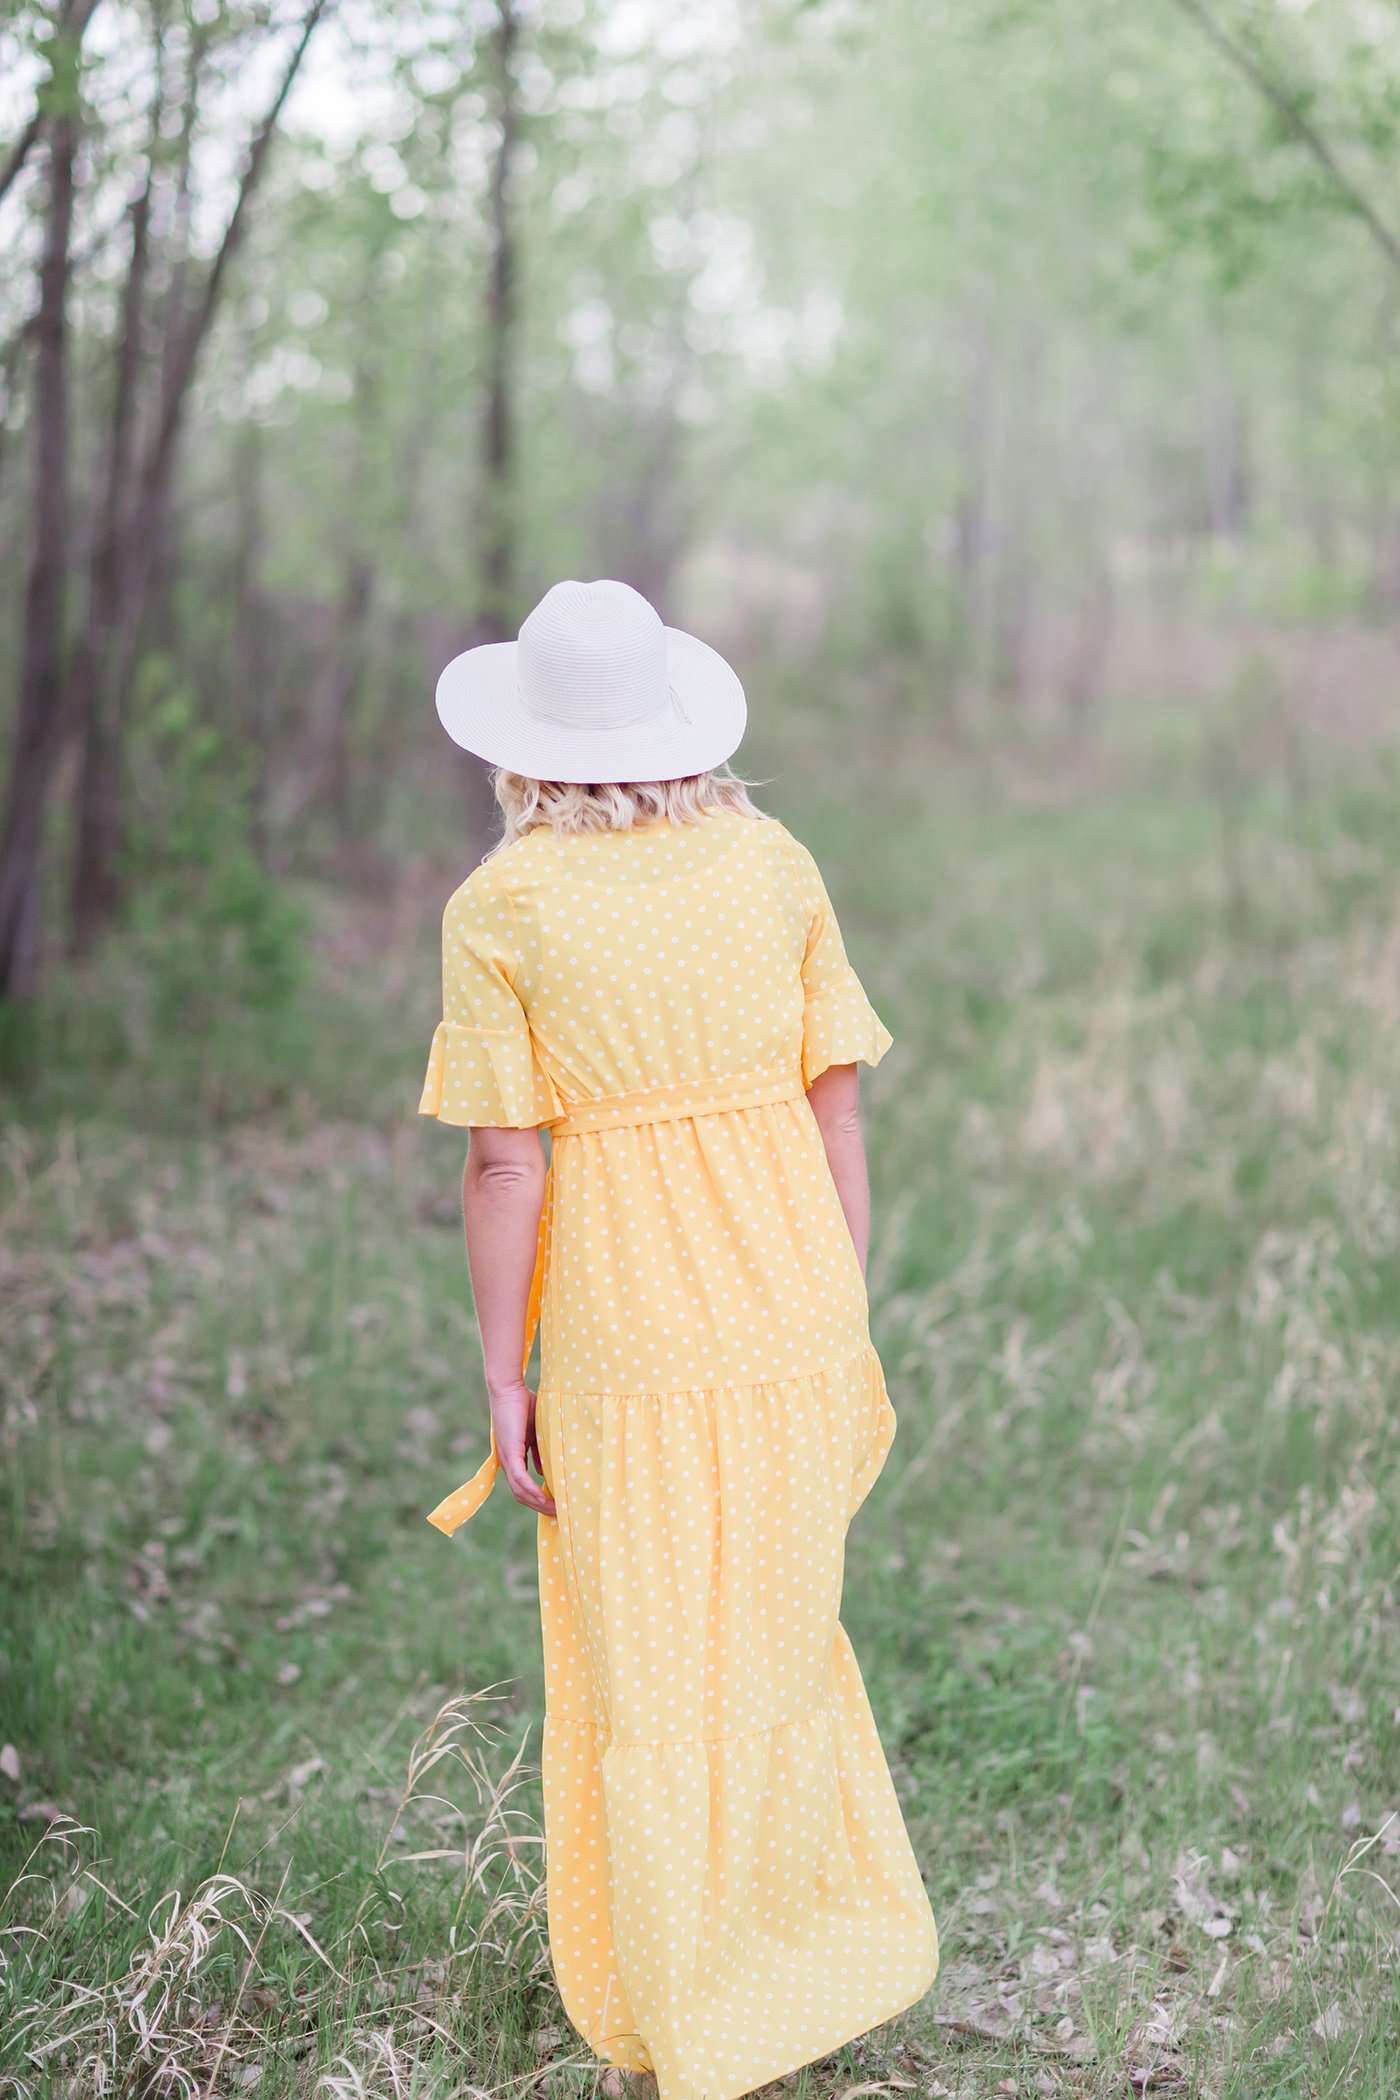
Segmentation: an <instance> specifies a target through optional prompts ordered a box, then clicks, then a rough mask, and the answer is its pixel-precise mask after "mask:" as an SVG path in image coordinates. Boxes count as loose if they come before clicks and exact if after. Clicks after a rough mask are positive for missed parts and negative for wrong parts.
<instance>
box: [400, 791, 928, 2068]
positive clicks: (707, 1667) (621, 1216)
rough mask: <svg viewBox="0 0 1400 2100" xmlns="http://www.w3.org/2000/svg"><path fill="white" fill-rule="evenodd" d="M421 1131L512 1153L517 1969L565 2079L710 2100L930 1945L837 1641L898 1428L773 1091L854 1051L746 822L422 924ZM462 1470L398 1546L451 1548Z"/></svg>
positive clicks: (852, 1287) (863, 2026) (511, 876)
mask: <svg viewBox="0 0 1400 2100" xmlns="http://www.w3.org/2000/svg"><path fill="white" fill-rule="evenodd" d="M442 960H443V1004H442V1020H441V1023H440V1025H439V1026H438V1028H437V1030H436V1032H435V1034H434V1037H433V1042H432V1048H431V1054H430V1059H429V1064H428V1071H427V1077H426V1080H425V1082H424V1087H423V1094H422V1100H421V1104H420V1113H421V1114H424V1115H433V1116H437V1117H439V1118H440V1119H441V1120H442V1121H443V1122H446V1123H452V1124H457V1125H473V1124H476V1125H484V1124H489V1125H495V1126H498V1127H499V1126H505V1127H514V1128H523V1127H531V1126H536V1125H543V1126H544V1127H545V1128H547V1129H548V1130H549V1132H550V1136H551V1158H550V1169H549V1174H548V1177H547V1182H546V1194H545V1201H544V1207H543V1211H542V1215H541V1219H540V1231H539V1247H538V1258H537V1262H536V1268H535V1276H534V1282H533V1286H532V1292H531V1313H530V1320H529V1327H530V1331H531V1333H530V1334H527V1336H526V1343H525V1350H526V1360H527V1361H528V1357H529V1352H530V1346H531V1334H532V1333H533V1330H534V1326H535V1322H536V1319H537V1318H538V1321H539V1333H540V1376H539V1383H538V1397H537V1404H536V1423H537V1431H538V1438H539V1445H540V1457H541V1463H542V1468H543V1472H544V1476H545V1480H546V1482H547V1484H548V1487H549V1490H550V1493H551V1495H552V1497H553V1499H554V1503H555V1508H556V1512H557V1514H556V1516H555V1517H552V1518H551V1517H544V1516H538V1517H537V1519H536V1523H537V1527H538V1565H539V1596H540V1618H541V1636H542V1642H543V1656H544V1670H545V1701H546V1711H545V1718H544V1724H543V1733H542V1739H541V1768H542V1781H543V1798H544V1817H545V1859H546V1900H547V1922H548V1934H549V1945H550V1955H551V1960H552V1964H553V1967H554V1971H555V1976H556V1979H557V1981H558V1986H559V1990H560V1994H561V1997H562V2000H563V2004H564V2009H565V2011H566V2013H567V2015H568V2017H569V2019H570V2021H571V2022H572V2023H573V2025H574V2026H575V2027H576V2028H577V2030H578V2032H579V2033H580V2034H581V2035H582V2036H583V2038H584V2040H585V2041H586V2042H587V2043H588V2045H589V2046H590V2048H591V2049H592V2050H593V2051H594V2052H595V2053H596V2054H597V2055H598V2056H599V2057H601V2058H603V2059H605V2060H606V2061H608V2062H611V2063H613V2064H618V2065H623V2066H626V2067H628V2068H630V2069H633V2070H640V2071H647V2070H651V2071H654V2073H655V2075H656V2080H657V2086H658V2091H659V2100H733V2096H735V2095H738V2094H741V2093H746V2092H749V2091H751V2090H752V2089H753V2088H754V2087H756V2086H759V2085H762V2084H764V2083H766V2082H767V2081H769V2080H771V2079H775V2078H778V2077H781V2076H782V2075H783V2074H785V2073H787V2072H789V2071H792V2070H794V2069H796V2068H797V2067H798V2066H799V2065H801V2064H804V2063H807V2062H809V2061H811V2060H812V2059H814V2058H816V2057H819V2056H823V2055H825V2054H827V2053H828V2052H830V2051H832V2050H834V2049H836V2048H837V2047H839V2046H840V2045H841V2044H842V2043H843V2042H846V2041H849V2040H851V2039H853V2038H854V2037H855V2036H857V2035H859V2034H862V2033H864V2032H866V2031H867V2030H868V2029H869V2028H871V2027H873V2026H875V2025H877V2024H879V2023H880V2022H882V2021H884V2020H887V2019H889V2018H891V2017H892V2016H893V2015H894V2014H895V2013H898V2012H900V2011H902V2010H903V2009H904V2008H905V2007H907V2006H910V2005H912V2004H913V2003H914V2002H915V2001H916V2000H917V1999H918V1998H920V1997H921V1996H922V1995H923V1993H924V1992H925V1991H926V1990H927V1988H928V1986H929V1985H930V1983H931V1982H932V1981H933V1978H934V1974H935V1972H936V1969H937V1965H938V1936H937V1931H936V1927H935V1923H934V1916H933V1911H932V1908H931V1905H930V1902H929V1898H928V1894H927V1892H926V1890H925V1888H924V1884H923V1881H922V1878H921V1875H920V1871H919V1867H918V1863H917V1861H916V1859H915V1856H914V1852H913V1848H912V1846H911V1844H910V1840H909V1836H908V1832H907V1830H906V1828H905V1824H904V1820H903V1816H902V1813H901V1809H900V1805H899V1801H898V1797H897V1795H896V1793H895V1790H894V1785H893V1782H892V1780H891V1777H890V1773H889V1768H888V1766H887V1764H886V1761H885V1757H884V1753H883V1750H882V1746H881V1742H880V1738H879V1735H878V1734H877V1731H876V1726H875V1722H874V1719H873V1716H872V1713H871V1708H870V1704H869V1700H868V1698H867V1695H866V1691H865V1687H864V1684H863V1681H862V1678H861V1673H860V1669H859V1667H858V1665H857V1661H856V1657H855V1655H854V1653H853V1651H852V1648H851V1644H850V1641H849V1639H848V1637H847V1634H846V1632H845V1629H844V1627H843V1626H842V1624H841V1622H840V1619H839V1617H838V1612H839V1607H840V1602H841V1591H842V1580H843V1573H844V1552H845V1538H846V1531H847V1527H848V1525H849V1523H850V1521H851V1518H852V1516H853V1515H854V1514H855V1512H856V1510H857V1509H858V1508H859V1506H860V1504H861V1502H862V1501H863V1500H864V1498H865V1496H866V1494H867V1493H868V1491H869V1489H870V1487H871V1485H872V1483H873V1482H874V1480H875V1479H876V1476H877V1475H878V1474H879V1472H880V1470H881V1467H882V1466H883V1464H884V1461H885V1457H886V1455H887V1453H888V1450H889V1447H890V1444H891V1441H892V1439H893V1436H894V1433H895V1416H894V1410H893V1408H892V1407H891V1405H890V1401H889V1398H888V1396H887V1393H886V1389H885V1382H884V1378H883V1376H882V1372H881V1366H880V1362H879V1358H878V1357H877V1355H876V1353H875V1350H874V1348H873V1346H872V1344H871V1340H870V1333H869V1326H868V1316H867V1301H866V1293H865V1284H864V1279H863V1277H862V1275H861V1270H860V1264H859V1261H858V1259H857V1257H856V1252H855V1248H854V1245H853V1242H852V1240H851V1236H850V1232H849V1230H848V1228H847V1225H846V1221H845V1217H844V1213H843V1211H842V1208H841V1203H840V1199H839V1197H838V1195H837V1191H836V1185H835V1182H834V1180H833V1179H832V1175H831V1171H830V1168H829V1166H828V1164H827V1159H826V1153H825V1149H824V1146H823V1143H822V1138H821V1133H820V1130H819V1128H818V1125H817V1121H816V1117H815V1116H814V1114H813V1112H812V1108H811V1104H810V1103H809V1102H808V1100H807V1098H806V1088H807V1087H808V1086H809V1085H810V1084H811V1082H812V1081H813V1080H814V1079H815V1078H816V1077H817V1075H818V1074H819V1073H820V1072H822V1071H824V1070H825V1069H826V1068H827V1067H828V1066H829V1065H832V1064H838V1063H850V1062H855V1061H858V1060H859V1061H864V1062H865V1063H867V1064H871V1065H873V1064H875V1063H877V1062H878V1061H879V1059H880V1058H881V1057H882V1056H883V1055H884V1053H885V1051H886V1050H887V1049H888V1047H889V1044H890V1040H891V1038H890V1036H889V1033H888V1032H887V1030H886V1029H885V1027H884V1025H883V1023H882V1022H881V1021H880V1020H879V1018H878V1017H877V1015H876V1014H875V1012H874V1010H873V1009H872V1007H871V1005H870V1003H869V1001H868V999H867V998H866V995H865V992H864V990H863V989H862V986H861V983H860V981H859V979H858V977H857V976H856V973H855V971H854V969H853V968H852V966H851V964H850V962H849V960H848V959H847V956H846V952H845V948H844V945H843V942H842V937H841V932H840V929H839V927H838V925H837V921H836V918H835V916H834V914H833V911H832V907H831V904H830V901H829V899H828V896H827V893H826V890H825V887H824V885H823V882H822V878H821V875H820V873H819V871H818V868H817V865H816V862H815V861H814V860H813V858H812V856H811V854H810V853H809V852H808V851H807V849H806V847H805V846H803V845H801V844H800V843H799V842H798V840H797V839H796V838H794V836H793V835H792V834H791V833H790V832H789V831H788V830H787V829H786V828H785V826H784V825H783V824H782V823H781V822H779V821H778V820H777V819H776V818H771V817H752V816H747V815H744V814H741V813H739V812H736V811H727V810H725V811H721V810H716V811H710V812H707V813H706V814H705V815H703V816H702V817H700V818H699V819H697V820H694V821H690V822H682V823H676V824H671V823H666V822H661V823H655V824H649V825H644V826H642V827H639V828H637V829H634V830H632V831H630V832H604V833H587V834H582V835H573V836H565V837H559V836H556V835H555V834H554V833H553V832H552V831H550V830H549V829H548V828H547V827H542V828H539V829H536V830H533V831H531V832H528V833H526V834H525V836H524V837H523V838H520V839H518V840H516V841H515V842H514V843H513V844H511V845H510V846H508V847H507V848H505V849H504V850H503V851H501V852H499V853H498V854H496V855H494V856H493V857H492V858H491V859H489V860H488V861H486V862H484V863H482V865H481V866H479V867H478V868H476V869H475V870H474V871H473V873H472V874H471V875H469V876H468V877H467V879H466V881H465V882H464V883H463V884H462V885H461V886H460V888H458V889H457V890H456V892H455V893H454V894H453V896H452V897H451V899H450V901H449V902H448V904H447V907H446V910H445V912H444V916H443V952H442ZM497 1470H498V1467H497V1459H496V1451H495V1442H494V1434H493V1435H492V1441H491V1450H490V1452H489V1454H488V1456H487V1458H486V1460H485V1462H484V1463H483V1465H482V1466H481V1467H480V1469H479V1470H478V1472H477V1473H476V1475H475V1476H474V1477H473V1479H472V1480H470V1481H468V1482H467V1483H466V1485H465V1486H464V1487H462V1488H459V1489H457V1490H456V1491H455V1493H453V1494H451V1495H449V1496H448V1497H447V1498H446V1499H445V1501H443V1502H442V1503H441V1504H440V1505H439V1506H438V1507H437V1508H436V1509H435V1510H434V1511H433V1512H432V1514H431V1517H430V1519H429V1521H430V1522H432V1523H434V1524H435V1525H437V1527H438V1528H439V1529H440V1530H442V1531H444V1532H448V1533H450V1532H452V1531H454V1530H455V1529H456V1528H457V1527H458V1525H459V1524H461V1523H462V1522H464V1521H465V1520H466V1519H467V1518H468V1517H469V1516H471V1515H472V1514H473V1512H474V1511H475V1510H476V1509H477V1508H479V1507H480V1505H481V1503H482V1502H483V1501H484V1500H485V1498H486V1496H487V1494H488V1493H489V1492H490V1489H491V1487H492V1485H493V1483H494V1480H495V1477H496V1473H497Z"/></svg>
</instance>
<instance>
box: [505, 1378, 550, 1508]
mask: <svg viewBox="0 0 1400 2100" xmlns="http://www.w3.org/2000/svg"><path fill="white" fill-rule="evenodd" d="M491 1426H492V1428H493V1429H494V1430H495V1433H496V1456H497V1458H498V1459H499V1460H500V1462H501V1471H502V1472H503V1473H504V1474H505V1476H506V1485H507V1486H508V1487H509V1489H510V1491H511V1493H512V1495H514V1497H515V1499H516V1501H517V1502H523V1503H524V1505H525V1507H526V1509H533V1510H537V1511H538V1512H539V1514H540V1515H541V1516H542V1517H552V1516H553V1515H554V1514H555V1510H554V1497H553V1496H552V1495H551V1494H550V1492H549V1490H548V1488H546V1487H536V1486H535V1483H534V1481H533V1480H532V1479H531V1478H530V1472H529V1468H530V1464H531V1462H532V1461H533V1463H534V1468H535V1471H536V1472H537V1473H538V1474H539V1476H540V1479H541V1480H543V1479H544V1463H543V1461H542V1459H541V1458H540V1446H539V1439H538V1437H537V1436H536V1435H535V1396H534V1394H533V1393H532V1392H531V1391H530V1388H529V1386H528V1385H526V1383H525V1381H524V1379H523V1378H519V1379H517V1380H516V1381H515V1383H514V1384H513V1385H508V1386H504V1387H502V1388H501V1389H500V1390H499V1391H493V1392H492V1394H491Z"/></svg>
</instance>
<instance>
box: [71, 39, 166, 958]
mask: <svg viewBox="0 0 1400 2100" xmlns="http://www.w3.org/2000/svg"><path fill="white" fill-rule="evenodd" d="M160 58H161V53H160V48H159V45H157V52H156V84H155V94H154V103H153V107H152V111H151V143H150V150H149V155H148V158H147V162H146V174H145V179H144V181H143V183H142V186H141V188H140V190H139V191H138V192H137V194H136V196H135V198H134V199H133V200H132V205H131V260H130V262H129V263H128V265H127V273H126V284H125V286H124V288H123V291H122V304H121V319H120V324H119V328H118V334H117V348H116V361H115V370H114V373H113V381H112V409H111V420H110V423H109V426H108V433H107V453H106V460H105V463H104V467H105V471H104V474H103V484H102V493H101V497H100V501H99V506H98V513H97V518H96V522H95V528H94V536H93V548H92V562H91V568H90V572H89V577H88V602H87V617H86V619H85V621H84V623H83V631H82V635H81V638H80V639H79V642H78V646H77V649H76V651H75V654H74V659H73V667H72V671H71V673H70V676H69V696H70V697H69V713H70V715H71V717H72V720H73V722H74V725H75V727H76V729H77V733H78V736H79V740H80V748H81V752H82V760H81V770H80V773H79V779H78V810H77V825H76V831H75V838H74V857H73V871H72V878H71V887H70V891H69V915H70V916H69V938H70V941H71V945H72V949H73V952H74V953H75V954H82V953H84V952H85V951H86V950H87V949H88V948H89V947H90V946H91V945H92V942H93V940H94V938H95V936H96V934H97V931H98V929H99V927H100V926H101V924H102V922H103V921H104V920H105V919H106V918H107V917H109V916H110V914H111V912H112V911H113V910H114V909H115V906H116V903H117V896H118V877H117V851H118V844H119V840H118V818H119V808H118V793H117V752H116V748H115V743H116V739H115V736H114V733H113V731H114V725H113V724H112V722H111V721H110V719H109V707H108V705H107V702H108V700H109V698H110V695H109V692H108V687H107V680H106V675H105V674H106V670H107V665H108V661H109V658H110V654H111V647H112V639H113V634H114V631H115V627H116V619H117V608H118V606H119V605H120V603H121V588H122V550H123V546H124V534H123V528H124V525H125V503H126V494H127V486H128V478H129V475H130V472H131V454H132V442H133V437H134V433H135V427H136V396H137V386H138V382H139V378H140V370H141V349H142V332H143V327H144V322H145V309H146V280H147V272H148V267H149V261H150V228H151V201H152V197H153V194H154V190H155V179H156V167H157V157H158V154H159V150H160V122H161V114H162V109H163V104H164V94H163V79H162V71H161V64H160Z"/></svg>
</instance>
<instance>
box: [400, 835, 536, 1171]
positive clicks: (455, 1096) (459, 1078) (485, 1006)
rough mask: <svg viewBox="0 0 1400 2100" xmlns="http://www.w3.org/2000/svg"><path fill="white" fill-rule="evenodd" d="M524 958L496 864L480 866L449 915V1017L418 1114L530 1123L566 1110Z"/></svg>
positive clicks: (445, 1009)
mask: <svg viewBox="0 0 1400 2100" xmlns="http://www.w3.org/2000/svg"><path fill="white" fill-rule="evenodd" d="M519 967H520V956H519V949H518V941H517V936H516V927H515V915H514V913H513V911H512V909H511V904H510V899H509V897H508V896H507V895H506V893H505V891H504V889H503V888H502V886H501V885H500V883H499V882H498V881H497V880H496V879H495V877H494V871H493V870H491V869H489V868H485V867H483V868H478V869H476V870H475V871H474V872H473V873H472V874H471V875H469V876H468V877H467V879H466V881H465V882H464V883H463V884H462V885H461V887H460V888H459V889H458V890H456V891H455V892H454V893H453V895H452V896H451V897H450V898H449V899H448V902H447V908H446V910H445V911H444V913H443V915H442V1019H441V1020H440V1021H439V1023H438V1025H437V1027H436V1029H435V1030H434V1032H433V1040H432V1046H431V1049H430V1050H429V1053H428V1070H427V1074H426V1076H425V1078H424V1081H423V1093H422V1098H421V1099H420V1101H419V1103H418V1113H419V1115H420V1116H436V1117H437V1118H438V1120H439V1121H440V1122H443V1123H456V1124H462V1125H470V1124H486V1125H492V1126H494V1127H497V1128H505V1129H516V1130H523V1129H533V1128H534V1127H535V1126H536V1125H538V1124H540V1123H548V1122H550V1121H551V1120H552V1119H553V1118H554V1117H556V1116H559V1115H562V1113H563V1106H562V1103H561V1102H560V1100H559V1096H558V1094H557V1093H556V1091H555V1088H554V1085H553V1083H552V1081H551V1080H550V1078H549V1075H548V1073H547V1072H546V1071H545V1070H544V1068H543V1066H542V1065H541V1064H540V1061H539V1057H538V1055H537V1053H536V1050H535V1045H534V1041H533V1039H532V1037H531V1034H530V1024H529V1021H528V1019H527V1017H526V1013H525V1009H524V1007H523V1006H522V1005H521V1003H520V999H519V997H518V995H517V993H516V989H515V982H516V976H517V973H518V970H519Z"/></svg>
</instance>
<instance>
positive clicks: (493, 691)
mask: <svg viewBox="0 0 1400 2100" xmlns="http://www.w3.org/2000/svg"><path fill="white" fill-rule="evenodd" d="M516 652H517V644H516V643H515V642H482V643H480V644H478V646H477V647H476V648H475V649H464V650H463V652H462V654H461V655H460V656H454V657H453V659H452V661H451V663H450V664H448V665H447V666H446V668H445V669H444V671H443V672H442V675H441V676H440V678H439V679H438V682H437V711H438V719H439V721H440V722H441V723H442V726H443V728H444V729H445V730H446V731H447V734H448V735H449V736H450V737H451V739H452V741H453V743H454V744H460V745H461V746H462V749H463V750H464V751H472V752H475V754H476V756H477V757H478V758H484V759H485V760H486V761H487V763H488V765H493V766H503V767H505V769H506V770H507V771H508V772H511V773H523V774H524V775H525V776H526V777H527V778H528V779H531V780H563V781H570V782H583V783H587V784H591V783H594V782H602V781H609V780H616V781H627V780H684V779H685V778H686V777H687V776H688V775H689V774H691V773H708V772H709V770H710V768H711V767H712V766H717V765H720V764H721V763H722V762H723V761H724V760H725V759H726V758H728V757H729V756H730V754H731V753H732V752H734V751H736V750H737V749H738V747H739V744H740V742H741V741H742V739H743V735H744V728H745V724H746V722H747V719H748V705H747V702H746V701H745V699H744V688H743V686H742V684H741V683H740V680H739V676H738V673H737V672H736V671H735V670H734V668H733V666H732V664H729V663H726V661H725V659H724V658H723V657H722V656H721V655H720V653H719V651H718V650H717V649H712V648H711V647H710V645H709V643H708V642H702V641H701V640H700V639H699V637H698V636H697V635H693V634H686V633H684V632H683V631H682V629H681V628H679V627H668V628H667V629H666V671H667V676H668V679H669V681H670V686H671V693H672V696H673V699H672V705H671V706H669V707H667V708H665V709H664V710H663V711H662V712H661V713H660V714H659V715H657V716H655V717H654V718H652V719H650V720H648V721H645V722H634V723H632V724H630V725H629V726H628V727H626V728H623V729H582V728H578V727H576V726H574V725H572V724H568V723H562V722H546V721H543V720H541V718H540V717H539V716H538V715H534V714H531V712H530V710H529V709H528V708H527V707H526V705H525V703H524V701H523V700H522V699H521V696H520V688H519V683H518V680H517V675H516Z"/></svg>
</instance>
